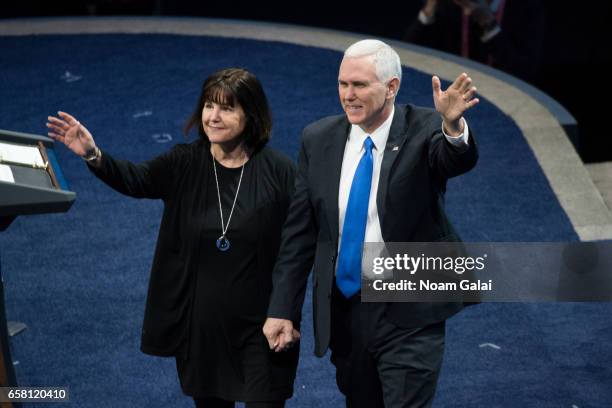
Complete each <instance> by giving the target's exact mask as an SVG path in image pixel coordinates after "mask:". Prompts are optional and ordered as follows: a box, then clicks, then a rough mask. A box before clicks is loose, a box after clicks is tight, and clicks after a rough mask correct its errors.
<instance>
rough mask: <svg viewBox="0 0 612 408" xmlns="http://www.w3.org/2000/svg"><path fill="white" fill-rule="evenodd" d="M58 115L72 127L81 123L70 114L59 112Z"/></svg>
mask: <svg viewBox="0 0 612 408" xmlns="http://www.w3.org/2000/svg"><path fill="white" fill-rule="evenodd" d="M57 114H58V115H59V116H61V118H62V119H64V120H65V121H66V122H68V124H69V125H70V126H74V125H78V124H79V121H78V120H76V118H75V117H74V116H72V115H71V114H69V113H66V112H62V111H58V112H57Z"/></svg>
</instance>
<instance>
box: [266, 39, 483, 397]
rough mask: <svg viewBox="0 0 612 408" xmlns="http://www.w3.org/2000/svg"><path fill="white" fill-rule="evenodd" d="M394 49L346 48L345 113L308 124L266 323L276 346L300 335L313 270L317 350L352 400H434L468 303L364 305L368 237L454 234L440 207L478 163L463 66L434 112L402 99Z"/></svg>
mask: <svg viewBox="0 0 612 408" xmlns="http://www.w3.org/2000/svg"><path fill="white" fill-rule="evenodd" d="M400 82H401V64H400V59H399V56H398V55H397V53H396V52H395V51H394V50H393V49H392V48H391V47H389V46H388V45H387V44H385V43H383V42H381V41H377V40H363V41H359V42H357V43H355V44H353V45H352V46H351V47H349V48H348V49H347V50H346V52H345V54H344V58H343V60H342V63H341V65H340V71H339V75H338V91H339V94H340V101H341V103H342V106H343V108H344V111H345V113H346V114H345V115H340V116H332V117H327V118H324V119H321V120H319V121H317V122H315V123H313V124H311V125H309V126H307V127H306V128H305V129H304V132H303V136H302V144H301V150H300V154H299V160H298V167H299V171H298V176H297V179H296V191H295V194H294V196H293V198H292V203H291V206H290V208H289V214H288V217H287V220H286V222H285V225H284V227H283V236H282V245H281V250H280V253H279V257H278V260H277V263H276V266H275V269H274V274H273V279H274V289H273V294H272V298H271V300H270V306H269V309H268V319H267V321H266V324H265V326H264V334H265V335H266V337H267V339H268V342H269V345H270V348H271V349H274V350H275V351H282V350H284V349H286V348H287V347H289V346H290V345H291V344H292V343H293V342H295V341H297V339H296V338H295V337H294V335H293V333H294V332H293V327H294V325H298V324H299V321H300V317H301V309H302V305H303V301H304V293H305V288H306V281H307V277H308V274H309V272H310V270H311V268H312V270H313V308H314V328H315V342H316V344H315V354H316V355H317V356H319V357H321V356H323V355H324V354H325V352H326V350H327V348H328V346H329V347H330V348H331V350H332V355H331V361H332V363H333V364H334V365H335V366H336V374H337V376H336V377H337V383H338V387H339V388H340V391H342V392H343V393H344V394H345V395H346V402H347V406H348V407H364V408H365V407H367V408H376V407H383V406H386V407H417V406H418V407H427V406H430V405H431V402H432V400H433V395H434V392H435V387H436V382H437V377H438V373H439V370H440V366H441V363H442V355H443V350H444V327H445V323H444V322H445V320H446V319H447V318H448V317H450V316H452V315H453V314H455V313H456V312H458V311H459V310H461V308H462V307H463V305H462V304H461V303H361V299H360V282H361V280H360V274H361V270H362V253H361V251H362V245H363V242H406V241H417V242H430V241H457V240H458V238H457V236H456V234H455V233H454V231H453V228H452V226H451V224H450V222H449V221H448V219H447V216H446V214H445V212H444V208H443V195H444V192H445V189H446V180H447V179H448V178H449V177H453V176H457V175H459V174H461V173H464V172H466V171H468V170H470V169H471V168H472V167H473V166H474V165H475V164H476V160H477V153H476V146H475V143H474V137H473V135H472V134H471V132H470V131H469V129H468V126H467V123H466V121H465V119H463V113H464V112H465V111H466V110H467V109H469V108H471V107H472V106H474V105H475V104H477V103H478V99H477V98H475V92H476V88H475V87H474V86H472V81H471V79H470V78H469V77H468V76H467V74H465V73H463V74H461V75H460V76H459V77H458V78H457V79H456V80H455V81H454V82H453V84H452V85H451V86H450V87H449V88H448V89H447V90H446V91H443V90H442V89H441V85H440V80H439V79H438V78H437V77H436V76H434V77H433V78H432V87H433V97H434V103H435V106H436V111H437V112H435V111H433V110H431V109H425V108H418V107H414V106H410V105H408V106H399V105H395V104H394V101H395V96H396V95H397V92H398V90H399V87H400Z"/></svg>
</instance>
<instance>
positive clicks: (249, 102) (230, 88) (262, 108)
mask: <svg viewBox="0 0 612 408" xmlns="http://www.w3.org/2000/svg"><path fill="white" fill-rule="evenodd" d="M207 102H213V103H218V104H220V105H228V106H232V107H233V106H234V105H235V104H236V103H238V104H239V105H240V106H241V107H242V110H243V111H244V115H245V117H246V124H245V127H244V132H243V133H242V137H243V138H244V143H245V144H246V146H247V147H249V148H251V149H253V151H257V150H259V149H261V148H262V147H264V146H265V145H266V143H268V140H270V131H271V130H272V115H271V113H270V108H269V106H268V99H267V98H266V94H265V93H264V91H263V88H262V86H261V83H260V82H259V80H258V79H257V77H255V75H253V74H251V73H250V72H249V71H247V70H246V69H242V68H227V69H222V70H221V71H217V72H215V73H214V74H212V75H211V76H209V77H208V78H206V80H205V81H204V84H203V85H202V93H201V95H200V99H198V104H197V105H196V108H195V111H194V112H193V115H191V117H190V118H189V119H188V120H187V123H186V124H185V128H184V132H185V134H188V133H189V131H190V130H191V128H193V127H195V126H197V128H198V134H199V135H200V137H201V138H202V139H204V140H208V136H206V133H204V127H203V126H202V110H203V109H204V104H206V103H207Z"/></svg>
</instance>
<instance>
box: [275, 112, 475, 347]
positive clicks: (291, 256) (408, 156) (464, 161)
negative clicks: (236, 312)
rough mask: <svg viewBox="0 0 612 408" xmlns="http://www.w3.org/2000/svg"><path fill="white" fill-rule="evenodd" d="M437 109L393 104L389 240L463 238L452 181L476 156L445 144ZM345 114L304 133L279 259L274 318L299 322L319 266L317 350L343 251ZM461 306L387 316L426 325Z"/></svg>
mask: <svg viewBox="0 0 612 408" xmlns="http://www.w3.org/2000/svg"><path fill="white" fill-rule="evenodd" d="M441 125H442V122H441V118H440V116H439V114H437V113H436V112H435V111H433V110H431V109H426V108H419V107H414V106H411V105H408V106H398V105H396V106H395V114H394V117H393V121H392V124H391V129H390V131H389V138H388V140H387V145H386V147H385V152H384V156H383V162H382V165H381V171H380V178H379V185H378V195H377V197H376V204H377V207H378V214H379V219H380V224H381V230H382V235H383V239H384V241H385V242H409V241H414V242H431V241H458V240H459V238H458V237H457V234H456V233H455V232H454V230H453V227H452V225H451V223H450V222H449V220H448V218H447V216H446V214H445V212H444V204H443V197H444V192H445V190H446V180H447V179H448V178H450V177H454V176H457V175H459V174H462V173H464V172H466V171H468V170H470V169H471V168H472V167H473V166H474V165H475V164H476V161H477V158H478V155H477V150H476V145H475V139H474V134H473V132H472V131H470V137H469V146H466V147H465V148H463V149H460V148H457V147H455V146H453V145H451V144H450V143H449V142H448V141H446V139H445V137H444V135H443V133H442V131H441ZM350 127H351V125H350V123H349V122H348V120H347V118H346V116H345V115H339V116H332V117H327V118H324V119H321V120H319V121H317V122H315V123H312V124H310V125H309V126H307V127H306V128H305V129H304V131H303V135H302V142H301V149H300V154H299V159H298V175H297V178H296V186H295V187H296V190H295V193H294V195H293V198H292V201H291V205H290V207H289V213H288V215H287V220H286V221H285V225H284V227H283V236H282V243H281V249H280V252H279V257H278V259H277V262H276V265H275V268H274V272H273V281H274V288H273V292H272V297H271V300H270V306H269V309H268V316H269V317H277V318H285V319H291V320H293V321H294V323H297V324H299V321H300V316H301V309H302V305H303V301H304V294H305V289H306V282H307V278H308V274H309V272H310V269H311V267H312V268H313V269H312V270H313V302H312V303H313V309H314V333H315V354H316V355H317V356H319V357H320V356H323V355H324V354H325V351H326V350H327V347H328V345H329V338H330V315H331V313H330V301H331V291H332V284H333V279H334V274H335V266H336V257H337V253H338V188H339V183H340V172H341V169H342V158H343V155H344V146H345V143H346V140H347V137H348V134H349V132H350ZM462 307H463V304H462V303H389V304H388V305H387V307H386V316H387V318H388V319H390V321H392V322H393V323H394V324H396V325H398V326H400V327H422V326H426V325H429V324H433V323H435V322H439V321H442V320H444V319H446V318H448V317H449V316H451V315H453V314H454V313H456V312H458V311H459V310H461V308H462Z"/></svg>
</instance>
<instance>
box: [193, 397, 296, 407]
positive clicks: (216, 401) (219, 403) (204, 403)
mask: <svg viewBox="0 0 612 408" xmlns="http://www.w3.org/2000/svg"><path fill="white" fill-rule="evenodd" d="M193 401H194V402H195V406H196V408H234V405H235V404H234V401H226V400H223V399H220V398H215V397H208V398H194V399H193ZM244 405H245V407H246V408H284V406H285V401H284V400H283V401H262V402H246V403H245V404H244Z"/></svg>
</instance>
